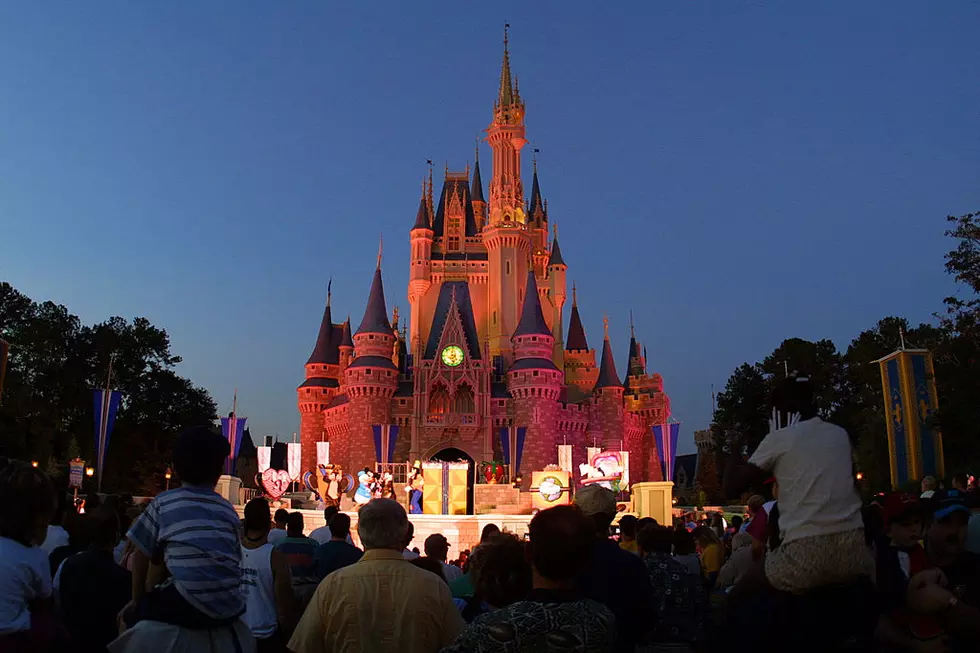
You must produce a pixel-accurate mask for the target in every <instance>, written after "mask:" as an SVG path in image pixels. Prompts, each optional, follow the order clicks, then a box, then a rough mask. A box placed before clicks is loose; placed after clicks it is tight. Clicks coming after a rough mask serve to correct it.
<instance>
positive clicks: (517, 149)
mask: <svg viewBox="0 0 980 653" xmlns="http://www.w3.org/2000/svg"><path fill="white" fill-rule="evenodd" d="M487 141H488V142H489V143H490V147H491V148H492V149H493V177H492V178H491V180H490V205H489V207H488V208H489V216H488V219H487V225H486V227H484V229H483V233H482V235H483V244H484V246H486V248H487V258H488V261H487V262H488V266H487V267H488V278H489V284H488V285H489V287H488V295H489V311H490V315H489V324H490V353H491V355H493V356H503V357H504V360H505V362H507V363H510V362H511V361H512V360H513V356H512V354H511V340H510V338H511V335H512V334H513V333H514V329H515V328H516V326H517V318H518V316H517V311H518V307H519V306H520V305H521V302H522V297H521V295H520V293H521V292H522V291H523V286H524V278H525V276H526V275H527V267H528V260H529V259H530V254H531V236H530V232H529V231H528V226H527V216H526V214H525V213H524V187H523V184H522V183H521V148H522V147H524V145H526V144H527V139H526V138H525V127H524V103H523V102H522V101H521V97H520V93H519V92H518V90H517V88H516V85H515V84H514V83H513V81H512V80H511V73H510V55H509V52H508V45H507V33H506V31H505V32H504V61H503V65H502V66H501V72H500V90H499V91H498V93H497V101H496V102H495V103H494V108H493V122H491V123H490V127H488V128H487Z"/></svg>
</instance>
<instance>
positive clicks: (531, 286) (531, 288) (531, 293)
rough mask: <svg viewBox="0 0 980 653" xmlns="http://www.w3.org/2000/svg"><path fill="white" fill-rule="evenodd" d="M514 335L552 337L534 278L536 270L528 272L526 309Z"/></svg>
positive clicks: (525, 298) (525, 292) (525, 296)
mask: <svg viewBox="0 0 980 653" xmlns="http://www.w3.org/2000/svg"><path fill="white" fill-rule="evenodd" d="M514 335H515V336H529V335H545V336H550V335H551V329H549V328H548V323H547V322H545V321H544V313H543V312H542V311H541V298H540V297H539V296H538V282H537V280H536V279H535V278H534V270H528V272H527V286H526V287H525V290H524V308H523V310H522V311H521V320H520V322H518V323H517V329H515V330H514Z"/></svg>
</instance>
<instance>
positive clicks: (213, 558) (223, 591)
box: [109, 426, 252, 653]
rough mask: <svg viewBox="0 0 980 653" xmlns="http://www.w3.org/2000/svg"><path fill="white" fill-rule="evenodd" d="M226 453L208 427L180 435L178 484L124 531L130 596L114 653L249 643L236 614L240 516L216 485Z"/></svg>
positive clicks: (240, 609) (241, 606)
mask: <svg viewBox="0 0 980 653" xmlns="http://www.w3.org/2000/svg"><path fill="white" fill-rule="evenodd" d="M229 451H230V448H229V445H228V441H227V440H226V439H225V438H223V437H221V436H220V435H218V434H217V433H215V432H214V431H212V430H211V429H210V428H208V427H205V426H201V427H194V428H190V429H187V430H185V431H184V432H183V433H181V434H180V436H179V438H178V439H177V444H176V447H175V448H174V453H173V461H174V466H175V467H176V471H177V474H178V475H179V476H180V479H181V481H182V483H181V486H180V487H179V488H174V489H171V490H167V491H166V492H162V493H160V494H158V495H157V496H156V497H154V499H153V500H152V501H151V502H150V503H149V505H148V506H147V507H146V510H144V511H143V514H142V515H140V518H139V519H137V520H136V522H135V523H134V524H133V525H132V527H131V528H130V529H129V532H128V533H127V537H128V538H129V540H130V541H131V542H132V543H133V546H134V548H135V549H136V551H135V553H134V554H133V563H132V564H133V572H132V574H133V576H132V578H133V580H132V599H131V600H130V602H129V604H127V606H126V607H125V608H124V609H123V610H122V612H121V614H120V617H121V619H122V621H124V623H125V624H126V625H129V626H131V627H130V628H129V629H128V630H127V631H126V632H124V633H123V634H122V635H121V636H120V637H119V639H117V640H116V641H114V642H113V643H112V644H111V645H110V647H109V648H110V651H112V652H113V653H116V652H117V651H126V652H127V653H128V652H130V651H133V652H136V651H139V652H141V653H142V652H144V651H146V652H152V651H156V650H161V647H164V646H166V645H168V644H172V645H173V646H174V647H179V646H188V647H196V646H203V647H207V646H211V649H210V650H212V651H225V650H230V649H233V648H234V645H235V642H236V641H240V640H245V641H247V642H251V641H252V636H251V633H249V631H248V628H247V626H245V624H244V623H243V622H241V621H240V620H239V617H240V616H241V615H242V614H243V613H244V612H245V600H244V597H243V595H242V592H241V577H242V573H241V559H242V547H241V544H240V540H239V530H238V529H239V519H238V515H237V514H236V513H235V509H234V508H232V507H231V504H230V503H228V501H227V500H226V499H225V498H224V497H222V496H221V495H220V494H218V493H217V492H215V491H214V486H215V485H216V484H217V482H218V477H220V476H221V474H222V472H223V469H224V463H225V460H226V459H227V457H228V453H229ZM148 588H150V589H149V590H148ZM134 623H135V625H133V624H134ZM202 642H206V643H205V644H203V645H202ZM166 650H170V649H166Z"/></svg>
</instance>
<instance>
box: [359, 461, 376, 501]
mask: <svg viewBox="0 0 980 653" xmlns="http://www.w3.org/2000/svg"><path fill="white" fill-rule="evenodd" d="M373 496H374V472H372V471H371V470H370V469H368V468H367V467H365V468H364V469H362V470H361V471H359V472H358V473H357V491H356V492H355V493H354V502H355V503H356V504H357V505H358V507H360V506H363V505H364V504H365V503H367V502H368V501H370V500H371V499H372V498H373Z"/></svg>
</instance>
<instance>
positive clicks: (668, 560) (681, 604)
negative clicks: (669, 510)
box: [637, 526, 751, 646]
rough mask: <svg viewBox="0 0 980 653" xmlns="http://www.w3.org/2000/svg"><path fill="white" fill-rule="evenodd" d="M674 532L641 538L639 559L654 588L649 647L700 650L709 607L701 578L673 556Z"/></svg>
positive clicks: (651, 532) (648, 531)
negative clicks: (689, 571) (675, 645)
mask: <svg viewBox="0 0 980 653" xmlns="http://www.w3.org/2000/svg"><path fill="white" fill-rule="evenodd" d="M673 539H674V534H673V531H672V529H669V528H661V527H660V526H651V527H647V528H644V529H643V530H641V531H640V532H639V533H638V534H637V543H638V545H639V555H640V557H641V558H642V559H643V563H644V564H645V565H646V568H647V573H648V574H649V576H650V584H651V585H652V586H653V596H654V602H653V614H652V615H651V618H652V620H653V630H652V631H651V632H649V633H648V634H647V640H648V642H647V643H651V644H657V645H664V644H686V645H688V646H699V645H700V644H702V643H704V641H705V639H706V637H707V627H708V616H709V607H708V600H707V594H705V591H704V587H703V585H702V583H701V579H700V577H699V576H695V575H694V574H690V573H688V570H687V568H686V567H685V566H684V565H683V564H682V563H681V562H678V561H677V559H676V558H674V557H673V556H672V555H671V554H670V550H671V546H672V545H673ZM750 539H751V538H750Z"/></svg>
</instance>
